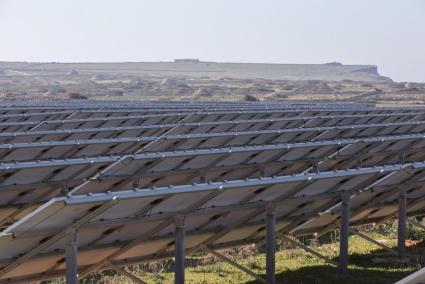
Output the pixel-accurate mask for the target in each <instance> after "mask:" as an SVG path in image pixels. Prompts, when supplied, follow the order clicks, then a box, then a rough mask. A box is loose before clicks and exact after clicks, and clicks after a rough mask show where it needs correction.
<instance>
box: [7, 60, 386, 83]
mask: <svg viewBox="0 0 425 284" xmlns="http://www.w3.org/2000/svg"><path fill="white" fill-rule="evenodd" d="M1 69H2V70H4V71H5V72H6V73H9V74H13V75H38V76H42V75H48V76H49V75H50V76H52V75H64V74H69V73H70V72H78V73H81V74H98V73H101V74H120V75H133V76H141V75H156V76H166V77H167V76H178V77H179V76H184V77H186V76H187V77H208V78H211V79H220V78H233V79H269V80H328V81H342V80H353V81H374V82H376V81H390V79H389V78H387V77H384V76H381V75H380V74H379V73H378V70H377V67H376V66H372V65H342V64H340V63H328V64H267V63H217V62H202V61H196V60H192V61H189V60H188V61H185V60H177V61H176V62H131V63H125V62H124V63H23V62H0V70H1Z"/></svg>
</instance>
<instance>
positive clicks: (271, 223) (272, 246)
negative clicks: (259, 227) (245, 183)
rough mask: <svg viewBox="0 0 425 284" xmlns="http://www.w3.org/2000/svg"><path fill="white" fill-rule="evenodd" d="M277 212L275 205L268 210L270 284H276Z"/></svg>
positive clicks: (267, 276) (267, 272) (267, 232)
mask: <svg viewBox="0 0 425 284" xmlns="http://www.w3.org/2000/svg"><path fill="white" fill-rule="evenodd" d="M275 223H276V211H275V207H274V205H269V206H267V208H266V280H267V283H268V284H275V283H276V279H275V266H276V262H275V252H276V237H275Z"/></svg>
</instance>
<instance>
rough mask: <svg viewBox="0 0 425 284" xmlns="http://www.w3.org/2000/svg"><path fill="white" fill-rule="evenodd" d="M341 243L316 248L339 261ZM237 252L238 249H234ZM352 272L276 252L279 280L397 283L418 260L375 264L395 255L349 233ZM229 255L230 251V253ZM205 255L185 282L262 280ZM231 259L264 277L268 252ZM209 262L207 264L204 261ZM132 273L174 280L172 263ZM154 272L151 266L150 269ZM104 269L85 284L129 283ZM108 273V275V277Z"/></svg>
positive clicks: (415, 249) (191, 265)
mask: <svg viewBox="0 0 425 284" xmlns="http://www.w3.org/2000/svg"><path fill="white" fill-rule="evenodd" d="M369 235H370V236H373V237H374V238H375V239H376V240H380V241H383V242H385V244H386V245H387V246H390V247H395V244H396V239H395V238H394V237H384V236H382V235H380V234H377V233H372V234H369ZM338 249H339V248H338V243H337V242H334V243H327V244H323V245H320V246H317V247H316V248H315V250H317V251H318V252H320V253H321V254H323V255H325V256H327V257H329V258H331V259H333V260H334V261H337V256H338ZM232 251H233V252H235V251H236V250H232ZM408 251H409V253H412V254H417V255H420V254H422V255H423V253H424V250H423V247H420V246H412V247H409V248H408ZM349 252H350V259H349V270H350V271H349V273H348V274H347V275H345V276H342V275H340V274H339V273H338V269H337V268H334V267H332V266H330V265H328V264H327V263H325V262H324V261H322V260H320V259H318V258H316V257H314V256H312V255H311V254H309V253H307V252H305V251H303V250H301V249H297V248H290V249H288V248H287V249H282V250H280V251H279V252H277V253H276V274H277V276H276V277H277V283H338V284H341V283H344V284H349V283H394V282H395V281H397V280H399V279H401V278H403V277H405V276H406V275H408V274H410V273H412V272H414V271H415V270H417V269H419V268H420V267H419V264H418V263H409V264H400V263H374V262H373V261H372V259H374V258H377V257H381V258H393V256H391V255H389V254H388V253H386V252H385V251H383V250H382V249H380V248H379V247H378V246H376V245H373V244H371V243H369V242H367V241H365V240H363V239H361V238H359V237H357V236H350V239H349ZM228 256H229V254H228ZM206 258H208V257H203V258H188V259H187V265H186V266H187V269H186V283H252V284H253V283H259V282H258V281H254V279H253V278H252V277H250V276H249V275H247V274H245V273H243V272H241V271H239V270H237V269H236V268H234V267H232V266H230V265H229V264H227V263H224V262H217V261H213V262H212V261H211V259H208V260H205V259H206ZM230 258H232V259H233V260H235V261H237V262H238V263H239V264H241V265H243V266H245V267H247V268H249V269H251V270H252V271H253V272H255V273H257V274H259V275H262V276H264V273H265V255H264V253H260V252H256V253H250V254H248V255H245V256H244V257H241V256H239V257H235V256H234V254H232V253H230ZM203 263H207V264H203ZM131 270H132V271H133V273H135V274H138V275H139V276H142V279H143V280H144V281H146V282H147V283H173V266H172V262H171V261H170V262H166V263H165V264H162V266H161V267H160V268H158V267H157V268H156V269H153V270H156V272H149V273H143V272H142V270H141V269H140V268H139V267H137V266H134V267H132V268H131ZM151 271H152V269H151ZM111 273H112V272H111V271H110V272H104V274H103V276H101V279H103V281H99V280H100V278H99V277H97V278H92V279H91V280H89V279H87V280H86V281H84V282H85V283H95V282H96V283H98V282H104V283H120V284H121V283H130V282H128V281H127V280H126V279H125V278H123V277H121V276H118V275H115V276H113V275H112V274H113V273H112V274H111ZM105 274H109V276H105Z"/></svg>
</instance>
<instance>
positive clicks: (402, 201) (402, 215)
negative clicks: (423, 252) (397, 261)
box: [397, 190, 406, 258]
mask: <svg viewBox="0 0 425 284" xmlns="http://www.w3.org/2000/svg"><path fill="white" fill-rule="evenodd" d="M397 252H398V256H399V257H400V258H401V257H403V256H404V255H405V253H406V191H405V190H402V191H401V192H400V195H399V196H398V227H397Z"/></svg>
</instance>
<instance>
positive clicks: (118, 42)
mask: <svg viewBox="0 0 425 284" xmlns="http://www.w3.org/2000/svg"><path fill="white" fill-rule="evenodd" d="M186 57H190V58H192V57H193V58H200V59H201V60H210V61H222V62H271V63H325V62H330V61H340V62H342V63H345V64H375V65H378V67H379V71H380V73H381V74H383V75H386V76H390V77H391V78H393V79H394V80H397V81H422V82H425V1H422V0H405V1H403V0H393V1H391V0H350V1H349V0H322V1H318V0H317V1H314V0H304V1H300V0H293V1H283V0H256V1H254V0H150V1H147V0H0V60H10V61H65V62H81V61H86V62H87V61H91V62H93V61H168V60H173V59H174V58H186Z"/></svg>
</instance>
